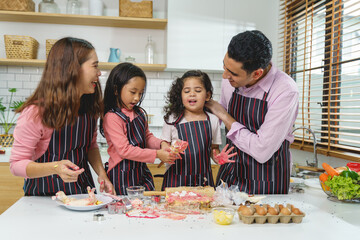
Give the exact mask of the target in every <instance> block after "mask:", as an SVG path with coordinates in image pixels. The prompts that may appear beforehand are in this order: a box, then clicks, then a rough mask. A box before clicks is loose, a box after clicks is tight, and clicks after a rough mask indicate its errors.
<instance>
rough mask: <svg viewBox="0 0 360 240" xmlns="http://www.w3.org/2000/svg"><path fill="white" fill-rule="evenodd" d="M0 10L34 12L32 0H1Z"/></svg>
mask: <svg viewBox="0 0 360 240" xmlns="http://www.w3.org/2000/svg"><path fill="white" fill-rule="evenodd" d="M0 10H8V11H23V12H35V3H34V2H33V1H32V0H1V1H0Z"/></svg>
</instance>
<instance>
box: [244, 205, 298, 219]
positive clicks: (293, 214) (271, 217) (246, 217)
mask: <svg viewBox="0 0 360 240" xmlns="http://www.w3.org/2000/svg"><path fill="white" fill-rule="evenodd" d="M263 206H264V207H265V208H266V209H267V208H268V205H263ZM250 208H251V209H252V210H253V212H254V213H253V214H252V215H250V216H248V215H243V214H242V213H241V212H238V215H239V219H240V221H242V222H243V223H245V224H252V223H258V224H264V223H266V222H267V223H272V224H275V223H301V222H302V219H303V218H304V217H305V214H304V213H303V212H301V214H295V213H293V212H291V214H290V215H286V214H283V213H279V214H278V215H272V214H269V213H266V215H260V214H258V213H256V212H255V211H256V210H255V207H254V205H251V206H250ZM275 208H276V209H278V210H279V208H280V207H279V205H275ZM286 208H288V209H289V210H290V211H292V210H293V209H294V206H293V205H291V204H288V205H287V206H286ZM278 212H279V211H278Z"/></svg>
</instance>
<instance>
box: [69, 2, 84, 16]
mask: <svg viewBox="0 0 360 240" xmlns="http://www.w3.org/2000/svg"><path fill="white" fill-rule="evenodd" d="M80 7H81V1H80V0H68V1H67V4H66V13H67V14H77V15H79V14H80Z"/></svg>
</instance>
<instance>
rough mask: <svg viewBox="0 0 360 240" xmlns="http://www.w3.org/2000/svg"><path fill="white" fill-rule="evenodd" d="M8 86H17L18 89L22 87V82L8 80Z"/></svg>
mask: <svg viewBox="0 0 360 240" xmlns="http://www.w3.org/2000/svg"><path fill="white" fill-rule="evenodd" d="M8 87H9V88H17V89H18V91H19V90H20V89H21V88H22V87H23V84H22V82H16V81H8Z"/></svg>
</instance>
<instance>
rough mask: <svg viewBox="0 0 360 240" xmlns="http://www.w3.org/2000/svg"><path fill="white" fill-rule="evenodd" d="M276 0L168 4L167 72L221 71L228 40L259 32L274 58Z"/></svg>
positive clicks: (203, 1)
mask: <svg viewBox="0 0 360 240" xmlns="http://www.w3.org/2000/svg"><path fill="white" fill-rule="evenodd" d="M278 8H279V0H257V1H248V0H197V1H192V0H182V1H169V2H168V31H167V67H168V69H204V70H215V71H222V67H223V58H224V55H225V53H226V51H227V46H228V44H229V42H230V40H231V38H232V37H233V36H234V35H236V34H238V33H240V32H243V31H246V30H254V29H257V30H260V31H262V32H263V33H264V34H265V35H266V36H267V37H268V38H269V39H270V41H271V42H272V43H273V48H274V51H273V52H274V59H275V58H276V52H277V51H276V46H277V44H276V43H277V40H278V39H277V28H278Z"/></svg>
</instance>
